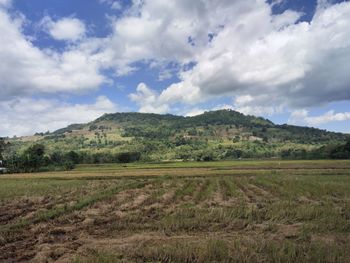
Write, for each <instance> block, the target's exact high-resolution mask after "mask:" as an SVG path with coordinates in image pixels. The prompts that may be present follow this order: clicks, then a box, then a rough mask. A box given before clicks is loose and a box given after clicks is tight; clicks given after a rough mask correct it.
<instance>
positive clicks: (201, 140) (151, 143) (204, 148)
mask: <svg viewBox="0 0 350 263" xmlns="http://www.w3.org/2000/svg"><path fill="white" fill-rule="evenodd" d="M5 141H6V149H5V151H3V150H2V151H3V152H4V154H3V155H4V158H5V161H6V164H7V166H9V167H10V168H11V166H12V167H13V166H15V167H13V168H16V167H19V169H13V170H15V171H16V170H17V171H18V170H20V171H33V170H34V171H35V170H39V169H38V167H36V166H35V164H34V163H32V164H29V163H28V162H29V161H28V160H26V158H22V157H25V156H26V154H28V153H30V151H31V150H30V149H31V148H30V147H38V146H33V145H35V144H36V145H42V146H44V148H45V154H44V157H45V158H44V160H46V161H49V162H48V163H45V162H41V163H42V165H41V166H46V169H47V168H50V169H57V167H61V168H62V167H64V169H69V168H72V166H73V165H74V164H76V163H79V164H92V163H96V164H98V163H129V162H135V161H137V162H160V161H169V160H183V161H202V162H203V161H217V160H234V159H241V158H243V159H247V158H248V159H249V158H255V159H257V158H259V159H260V158H282V159H348V158H349V156H350V150H349V148H350V147H349V145H350V142H349V139H348V136H347V135H345V134H341V133H334V132H327V131H324V130H319V129H314V128H306V127H297V126H291V125H275V124H274V123H272V122H271V121H269V120H266V119H263V118H257V117H253V116H245V115H243V114H241V113H238V112H235V111H232V110H219V111H213V112H206V113H204V114H202V115H198V116H194V117H182V116H174V115H158V114H143V113H116V114H105V115H103V116H102V117H100V118H98V119H97V120H95V121H93V122H91V123H88V124H73V125H70V126H68V127H67V128H63V129H60V130H57V131H55V132H53V133H45V134H43V133H42V134H36V135H35V136H31V137H20V138H12V139H10V138H7V139H6V140H5ZM347 141H348V142H347ZM0 152H1V150H0ZM70 155H74V156H70ZM46 157H48V159H47V158H46ZM50 160H51V161H50ZM43 164H44V165H43ZM28 165H29V166H28ZM23 166H26V167H27V168H23Z"/></svg>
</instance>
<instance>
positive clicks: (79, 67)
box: [0, 8, 107, 101]
mask: <svg viewBox="0 0 350 263" xmlns="http://www.w3.org/2000/svg"><path fill="white" fill-rule="evenodd" d="M22 23H23V19H22V18H17V17H12V16H10V15H9V14H8V13H7V12H6V11H4V10H3V9H1V8H0V32H1V45H0V61H1V65H0V89H1V96H0V101H1V100H6V99H8V98H9V97H15V96H22V95H30V94H40V93H55V92H66V93H70V92H82V91H86V90H92V89H96V88H98V86H99V85H101V84H102V83H104V82H106V81H107V79H106V77H105V76H104V75H102V74H101V73H100V71H101V61H100V59H99V55H98V54H96V52H94V41H93V40H90V41H86V42H85V43H84V44H82V45H80V46H72V47H71V48H70V49H67V50H65V51H64V52H62V53H59V52H56V51H54V50H50V49H45V50H42V49H39V48H38V47H36V46H35V45H34V44H33V43H32V42H31V41H30V40H29V39H28V38H27V37H26V36H25V35H23V33H22Z"/></svg>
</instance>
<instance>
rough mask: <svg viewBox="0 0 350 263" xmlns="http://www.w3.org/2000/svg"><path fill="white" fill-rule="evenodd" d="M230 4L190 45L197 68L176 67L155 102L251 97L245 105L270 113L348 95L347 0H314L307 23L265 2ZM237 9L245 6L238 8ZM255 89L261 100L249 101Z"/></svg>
mask: <svg viewBox="0 0 350 263" xmlns="http://www.w3.org/2000/svg"><path fill="white" fill-rule="evenodd" d="M232 2H233V1H232ZM234 2H235V6H230V7H229V8H228V10H230V11H231V13H232V15H231V17H230V18H227V19H226V20H225V24H224V25H225V26H224V27H223V28H222V30H219V31H218V32H217V36H216V37H215V38H214V39H213V41H212V42H211V43H210V44H209V45H207V46H205V47H204V48H203V49H196V53H195V55H194V58H195V59H194V60H195V62H196V66H195V67H194V68H193V69H192V70H189V71H186V72H182V73H181V74H180V78H181V82H179V83H176V84H172V85H170V86H169V87H168V88H167V89H166V90H164V91H163V92H162V93H161V94H160V98H159V101H160V102H163V103H168V104H172V103H178V102H182V103H185V104H191V103H192V104H195V103H198V102H203V101H206V100H208V99H210V98H212V97H218V96H236V97H238V98H239V97H241V96H251V97H254V100H252V101H251V103H250V104H249V103H246V105H245V109H246V111H251V110H249V109H251V108H252V107H253V106H254V107H256V109H255V110H253V112H254V111H260V110H261V109H263V108H265V111H266V107H267V112H269V113H270V114H273V113H274V112H275V109H274V108H277V109H279V108H281V107H291V108H300V107H305V106H308V107H309V106H310V107H312V106H316V105H320V104H322V103H329V102H334V101H340V100H350V93H349V91H348V87H349V83H350V79H349V74H348V69H349V68H350V30H349V28H350V2H342V3H339V4H334V5H330V4H328V5H324V4H322V3H321V4H319V6H318V8H317V10H316V14H315V16H314V18H313V20H312V21H311V22H310V23H307V22H300V23H295V22H296V21H297V20H298V19H299V17H300V14H298V13H295V12H292V11H286V12H284V13H283V14H281V15H271V11H270V9H271V7H270V6H269V5H268V4H267V3H266V2H265V1H234ZM244 4H246V5H248V6H244ZM239 7H241V8H243V7H245V9H244V11H245V12H240V13H236V12H238V10H240V9H239ZM249 7H250V8H249ZM213 9H214V10H218V9H216V8H215V7H213ZM213 12H215V11H213ZM210 14H212V13H210ZM223 17H225V13H224V14H223ZM257 25H258V26H257ZM321 43H322V44H321ZM261 94H264V95H265V97H264V98H265V99H258V100H257V99H255V98H256V97H259V96H260V95H261ZM262 107H263V108H262ZM243 111H244V110H243Z"/></svg>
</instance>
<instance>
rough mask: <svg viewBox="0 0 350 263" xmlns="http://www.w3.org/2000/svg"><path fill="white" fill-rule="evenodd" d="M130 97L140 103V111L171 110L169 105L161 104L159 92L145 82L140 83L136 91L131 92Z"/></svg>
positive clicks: (159, 111) (163, 111)
mask: <svg viewBox="0 0 350 263" xmlns="http://www.w3.org/2000/svg"><path fill="white" fill-rule="evenodd" d="M129 98H130V99H131V100H132V101H134V102H136V104H137V105H139V107H140V109H139V111H140V112H152V113H166V112H168V111H169V108H168V105H166V104H160V103H159V101H158V94H157V92H155V91H154V90H152V89H150V88H149V87H148V86H147V85H146V84H145V83H140V84H139V85H138V86H137V88H136V92H135V93H131V94H130V95H129Z"/></svg>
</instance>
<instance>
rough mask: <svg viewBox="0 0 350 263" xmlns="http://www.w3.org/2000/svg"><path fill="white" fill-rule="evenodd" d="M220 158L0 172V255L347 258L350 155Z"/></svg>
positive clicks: (255, 259)
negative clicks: (338, 158) (60, 171)
mask: <svg viewBox="0 0 350 263" xmlns="http://www.w3.org/2000/svg"><path fill="white" fill-rule="evenodd" d="M276 162H277V161H276ZM210 164H211V166H210ZM224 164H225V165H223V164H222V163H219V164H217V163H204V164H202V167H203V166H204V167H205V169H206V171H207V173H206V172H204V173H202V174H200V173H194V175H191V174H188V172H185V171H187V170H188V169H196V167H194V168H193V167H192V168H191V167H188V166H186V165H183V167H182V168H181V169H182V170H183V171H184V173H183V174H179V166H181V165H179V164H172V165H170V164H166V166H168V167H166V168H164V167H163V166H162V165H158V166H156V165H153V166H151V167H147V170H148V171H149V172H150V174H147V175H144V173H143V172H144V169H145V166H147V165H140V167H137V165H132V166H130V167H129V166H127V167H124V168H117V169H115V170H113V166H110V165H107V167H104V166H99V167H98V168H101V169H100V171H99V172H98V169H97V167H95V166H92V167H91V170H94V169H95V170H96V171H95V172H94V173H92V172H87V173H86V174H85V175H83V174H81V173H83V171H82V170H84V171H88V167H86V166H84V167H79V168H78V172H79V173H80V174H79V176H78V177H77V176H72V177H69V174H68V175H66V176H62V175H59V176H58V177H57V176H55V177H53V178H52V179H51V178H50V177H49V176H48V175H45V174H40V176H31V177H29V178H26V177H22V176H18V177H17V176H16V175H12V176H6V177H3V178H0V211H1V213H0V223H1V225H0V245H1V246H0V252H1V253H0V261H4V262H16V261H21V260H22V261H32V262H44V261H45V260H47V261H52V262H55V261H57V262H350V162H336V163H333V162H330V161H326V162H325V163H323V162H313V163H311V162H300V166H299V167H297V168H296V166H297V164H298V163H297V162H291V163H289V166H288V162H286V163H283V164H282V165H281V164H278V163H271V162H265V163H259V162H256V163H254V162H247V163H243V164H242V162H239V164H237V163H236V162H224ZM174 166H175V167H174ZM276 166H282V167H283V169H276ZM218 167H219V168H220V169H218ZM236 167H239V170H235V168H236ZM269 167H270V168H269ZM337 167H338V168H339V169H337ZM244 168H246V169H244ZM348 168H349V169H348ZM123 169H126V170H128V173H130V171H132V175H130V176H125V174H123ZM198 169H203V168H198ZM259 169H261V170H259ZM269 169H270V170H269ZM159 170H161V171H163V170H166V171H167V172H166V173H164V174H163V175H161V174H159ZM241 170H245V171H248V172H246V173H244V172H243V173H240V172H238V171H241ZM152 171H154V175H152V173H151V172H152ZM319 171H321V172H319ZM75 172H77V171H73V174H74V173H75ZM106 173H107V174H108V175H106ZM110 173H113V174H114V176H109V174H110ZM116 174H117V175H116ZM118 174H119V175H120V176H118ZM14 189H18V191H14ZM28 200H29V201H28ZM28 207H29V208H28Z"/></svg>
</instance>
